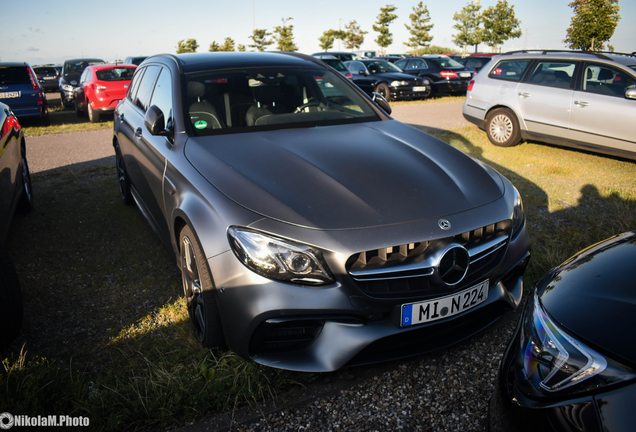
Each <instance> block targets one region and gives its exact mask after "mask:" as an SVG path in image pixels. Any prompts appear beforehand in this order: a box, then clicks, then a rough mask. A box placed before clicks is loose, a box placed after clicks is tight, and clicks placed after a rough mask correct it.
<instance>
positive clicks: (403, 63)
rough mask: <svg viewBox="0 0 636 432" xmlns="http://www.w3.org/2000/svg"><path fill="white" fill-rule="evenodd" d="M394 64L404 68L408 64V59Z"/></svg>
mask: <svg viewBox="0 0 636 432" xmlns="http://www.w3.org/2000/svg"><path fill="white" fill-rule="evenodd" d="M394 64H395V65H396V66H397V67H399V68H400V69H404V66H406V60H400V61H396V62H395V63H394Z"/></svg>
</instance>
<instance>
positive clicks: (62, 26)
mask: <svg viewBox="0 0 636 432" xmlns="http://www.w3.org/2000/svg"><path fill="white" fill-rule="evenodd" d="M418 2H419V0H417V1H416V0H409V1H402V0H399V1H393V2H391V3H390V4H393V5H395V6H397V11H396V12H395V13H396V14H397V15H398V18H397V20H395V21H394V22H393V24H392V25H391V26H390V30H391V32H392V33H393V36H394V42H393V44H392V45H391V46H390V47H389V48H388V51H389V52H405V50H406V46H405V45H404V44H403V43H404V42H406V41H407V40H408V38H409V33H408V31H407V30H406V28H405V27H404V25H405V24H410V20H409V14H410V13H411V12H412V8H413V6H415V5H416V4H417V3H418ZM569 2H570V0H519V1H514V0H509V1H508V4H513V5H514V10H515V15H516V17H517V19H519V20H521V30H522V32H523V35H522V36H521V37H520V38H518V39H513V40H509V41H507V42H506V43H505V44H504V46H503V50H504V51H506V50H514V49H524V48H542V49H549V48H551V49H562V48H565V45H564V44H563V42H562V41H563V39H564V38H565V32H566V29H567V28H568V26H569V25H570V19H571V17H572V9H571V8H570V7H569V6H568V3H569ZM387 3H389V2H388V1H387V0H382V1H376V0H366V1H364V2H361V1H342V0H313V1H302V0H293V1H291V0H290V1H287V0H268V1H267V2H266V1H264V0H231V1H228V0H224V1H220V0H189V1H188V2H183V3H180V2H178V1H165V0H152V1H151V0H128V1H122V0H102V1H99V2H98V1H93V0H83V1H77V0H65V1H51V0H46V1H42V0H29V1H19V0H0V10H2V15H3V23H2V26H1V28H0V40H1V41H2V43H1V44H0V61H26V62H29V63H31V64H43V63H61V62H63V61H64V59H67V58H77V57H98V58H102V59H104V60H106V61H112V60H115V59H117V58H118V59H123V58H125V57H127V56H130V55H150V54H156V53H164V52H171V53H174V52H175V51H176V48H175V47H176V45H177V42H178V41H179V40H181V39H189V38H194V39H196V40H197V42H198V43H199V45H200V47H199V52H204V51H207V50H208V47H209V45H210V43H211V42H212V41H216V42H217V43H222V42H223V40H224V39H225V38H226V37H231V38H232V39H234V41H235V42H236V43H237V44H243V45H246V46H247V45H248V44H249V43H250V42H251V40H250V39H248V37H249V35H250V34H251V33H252V28H253V27H252V4H254V21H255V25H256V28H259V29H262V28H265V29H267V30H268V31H270V32H271V31H272V30H273V29H274V27H275V26H278V25H281V24H282V22H281V19H283V18H289V17H291V18H293V19H292V20H291V21H290V22H289V23H290V24H292V25H293V26H294V30H293V32H294V41H295V42H296V45H297V46H298V47H299V51H300V52H304V53H307V54H311V53H313V52H316V51H321V49H320V47H319V45H318V38H319V37H320V36H321V35H322V33H323V31H325V30H328V29H337V28H338V27H339V26H342V28H344V25H345V24H346V23H348V22H349V21H351V20H356V21H357V22H358V24H359V25H360V26H361V28H362V30H365V31H368V32H369V33H368V34H367V35H365V42H364V44H363V46H362V49H377V44H376V43H375V42H374V39H375V38H376V37H377V36H378V34H377V33H376V32H374V31H373V28H372V26H373V24H374V23H375V21H376V19H377V15H378V14H379V13H380V8H381V7H383V6H385V5H387ZM467 3H468V0H443V1H441V0H434V1H428V2H427V1H424V4H426V5H427V6H428V10H429V12H430V16H431V18H432V21H431V22H432V23H433V24H435V26H434V27H433V29H432V31H431V34H432V35H433V36H434V39H433V41H432V43H433V44H434V45H442V46H447V47H451V48H455V49H456V50H458V48H456V47H455V46H454V45H453V43H452V37H453V34H454V33H456V31H455V30H454V29H453V25H454V24H455V21H453V15H454V14H455V12H457V11H459V10H461V9H462V8H463V7H464V6H465V5H466V4H467ZM496 3H497V1H496V0H481V4H482V6H483V7H484V8H486V7H489V6H493V5H495V4H496ZM183 4H187V5H183ZM619 4H620V6H621V11H620V14H621V16H622V19H621V21H620V22H619V24H618V27H617V28H616V32H615V33H614V36H613V38H612V40H611V41H610V43H611V44H612V45H614V47H615V49H616V50H617V51H622V52H633V51H636V26H634V25H633V24H632V25H631V26H630V25H629V17H630V16H631V17H634V16H636V1H635V0H621V1H620V3H619ZM272 47H273V46H272ZM334 49H335V50H337V49H338V42H336V44H335V46H334ZM342 49H343V50H344V47H342ZM489 50H490V48H489V47H487V46H485V45H480V51H484V52H489Z"/></svg>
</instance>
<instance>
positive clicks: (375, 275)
mask: <svg viewBox="0 0 636 432" xmlns="http://www.w3.org/2000/svg"><path fill="white" fill-rule="evenodd" d="M509 232H510V221H503V222H499V223H496V224H491V225H488V226H485V227H482V228H478V229H475V230H472V231H468V232H465V233H462V234H459V235H456V236H452V237H447V238H442V239H437V240H433V241H424V242H416V243H410V244H405V245H398V246H392V247H387V248H382V249H376V250H371V251H364V252H360V253H358V254H355V255H353V256H351V257H350V258H349V259H348V260H347V271H348V272H349V275H350V276H351V278H352V279H353V281H354V282H355V283H356V285H357V286H358V287H359V288H360V290H362V291H363V292H364V293H365V294H367V295H369V296H371V297H376V298H404V297H415V296H417V297H424V298H426V297H436V296H440V295H445V294H450V293H452V292H455V291H458V290H461V289H462V288H465V287H466V286H468V285H470V284H471V283H476V282H479V281H482V280H484V279H485V278H486V277H487V276H488V274H489V273H490V272H491V271H492V270H494V269H495V268H496V267H497V266H498V265H499V263H500V262H501V260H502V259H503V257H504V255H505V253H506V250H507V247H508V241H509ZM453 244H456V245H460V246H462V247H464V248H465V249H466V250H467V252H468V255H469V264H468V270H467V272H466V275H465V276H464V278H463V279H462V281H461V282H460V283H459V284H456V285H452V286H449V285H448V284H446V283H444V282H442V281H441V280H440V279H439V277H437V276H436V271H437V266H438V265H439V264H440V263H439V262H438V261H437V258H438V256H437V255H436V254H437V252H438V251H440V250H442V249H443V248H444V247H445V246H447V245H453Z"/></svg>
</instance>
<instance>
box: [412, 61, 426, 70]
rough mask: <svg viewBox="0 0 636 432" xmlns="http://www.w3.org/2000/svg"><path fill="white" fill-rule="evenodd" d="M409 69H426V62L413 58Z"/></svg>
mask: <svg viewBox="0 0 636 432" xmlns="http://www.w3.org/2000/svg"><path fill="white" fill-rule="evenodd" d="M408 68H409V69H426V68H427V67H426V63H424V61H423V60H419V59H418V60H411V63H409V67H408Z"/></svg>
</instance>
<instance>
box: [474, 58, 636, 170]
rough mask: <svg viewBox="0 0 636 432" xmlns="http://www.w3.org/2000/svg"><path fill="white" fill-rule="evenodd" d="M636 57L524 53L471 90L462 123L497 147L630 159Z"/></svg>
mask: <svg viewBox="0 0 636 432" xmlns="http://www.w3.org/2000/svg"><path fill="white" fill-rule="evenodd" d="M635 69H636V55H634V54H616V53H591V52H581V51H528V52H526V51H523V52H519V51H518V52H511V53H507V54H504V55H501V56H497V57H494V58H493V60H492V61H491V62H490V63H488V65H486V66H485V67H484V69H482V70H481V71H480V72H479V74H477V75H476V76H475V79H474V80H473V81H472V82H471V83H470V84H469V87H468V93H467V95H466V102H464V110H463V112H464V117H465V118H466V119H467V120H468V121H470V122H472V123H474V124H476V125H477V126H479V127H480V128H482V129H485V130H486V133H487V134H488V138H489V139H490V141H491V142H492V143H493V144H495V145H498V146H504V147H507V146H513V145H516V144H518V143H519V142H520V141H521V140H522V139H524V140H534V141H541V142H546V143H550V144H556V145H563V146H568V147H575V148H580V149H584V150H591V151H597V152H600V153H606V154H610V155H615V156H620V157H625V158H630V159H636V133H634V128H633V126H632V122H633V121H634V119H636V71H635Z"/></svg>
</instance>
